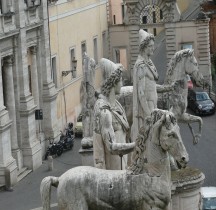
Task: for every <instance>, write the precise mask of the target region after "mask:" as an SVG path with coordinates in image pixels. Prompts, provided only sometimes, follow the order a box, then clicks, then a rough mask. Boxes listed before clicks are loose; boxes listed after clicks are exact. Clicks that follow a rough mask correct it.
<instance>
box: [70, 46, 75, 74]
mask: <svg viewBox="0 0 216 210" xmlns="http://www.w3.org/2000/svg"><path fill="white" fill-rule="evenodd" d="M73 60H75V49H74V48H72V49H70V63H71V70H72V78H75V77H76V74H75V72H74V71H73V70H74V62H73Z"/></svg>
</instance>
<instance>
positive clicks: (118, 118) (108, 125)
mask: <svg viewBox="0 0 216 210" xmlns="http://www.w3.org/2000/svg"><path fill="white" fill-rule="evenodd" d="M100 66H101V70H102V71H103V77H104V83H103V84H102V86H101V93H100V94H99V95H98V99H97V101H96V103H95V107H94V135H93V147H94V155H93V156H94V162H95V167H97V168H101V169H111V170H120V169H125V168H126V166H127V155H126V154H128V153H129V152H131V151H132V150H133V148H134V147H135V143H134V142H133V143H127V140H126V138H127V133H128V131H129V128H130V127H129V124H128V121H127V117H126V115H125V111H124V109H123V108H122V106H121V104H120V103H119V102H118V101H117V100H116V94H119V93H120V89H121V86H122V71H123V66H122V65H121V64H114V63H113V62H111V61H110V60H108V59H105V58H102V59H101V60H100Z"/></svg>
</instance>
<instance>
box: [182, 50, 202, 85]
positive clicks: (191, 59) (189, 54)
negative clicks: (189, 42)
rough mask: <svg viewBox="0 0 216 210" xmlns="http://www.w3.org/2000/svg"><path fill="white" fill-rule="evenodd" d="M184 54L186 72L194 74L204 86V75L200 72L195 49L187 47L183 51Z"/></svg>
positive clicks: (195, 78)
mask: <svg viewBox="0 0 216 210" xmlns="http://www.w3.org/2000/svg"><path fill="white" fill-rule="evenodd" d="M183 56H184V57H185V58H186V59H185V63H184V65H185V68H184V69H185V73H186V74H189V75H190V76H192V77H193V79H194V80H195V82H196V84H197V85H198V86H202V85H203V82H204V78H203V75H202V74H201V73H200V72H199V67H198V63H197V60H196V58H195V56H194V51H193V50H191V49H185V50H184V51H183Z"/></svg>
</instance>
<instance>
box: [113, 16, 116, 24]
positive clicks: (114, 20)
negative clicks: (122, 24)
mask: <svg viewBox="0 0 216 210" xmlns="http://www.w3.org/2000/svg"><path fill="white" fill-rule="evenodd" d="M113 24H116V16H115V15H113Z"/></svg>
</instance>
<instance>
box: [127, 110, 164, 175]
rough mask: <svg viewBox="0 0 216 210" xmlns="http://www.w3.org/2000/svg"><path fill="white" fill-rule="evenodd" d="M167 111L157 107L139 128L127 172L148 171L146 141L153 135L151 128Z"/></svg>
mask: <svg viewBox="0 0 216 210" xmlns="http://www.w3.org/2000/svg"><path fill="white" fill-rule="evenodd" d="M166 113H167V111H165V110H162V109H155V110H154V111H153V112H152V113H151V116H149V117H147V118H146V119H145V122H144V126H143V127H141V128H140V129H139V134H138V136H137V138H136V147H135V149H134V152H133V156H132V164H131V165H130V166H129V167H128V169H127V174H131V175H137V174H140V173H142V172H146V168H145V163H147V160H146V158H145V156H144V154H143V153H144V152H145V150H146V142H147V140H148V138H150V137H151V135H150V133H151V132H150V130H151V129H152V128H153V127H154V124H155V123H156V122H158V121H159V120H160V119H161V118H162V116H163V115H164V114H166Z"/></svg>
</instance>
